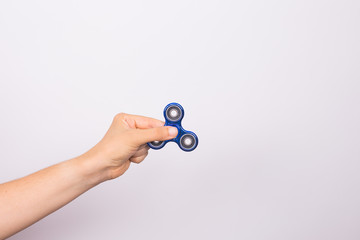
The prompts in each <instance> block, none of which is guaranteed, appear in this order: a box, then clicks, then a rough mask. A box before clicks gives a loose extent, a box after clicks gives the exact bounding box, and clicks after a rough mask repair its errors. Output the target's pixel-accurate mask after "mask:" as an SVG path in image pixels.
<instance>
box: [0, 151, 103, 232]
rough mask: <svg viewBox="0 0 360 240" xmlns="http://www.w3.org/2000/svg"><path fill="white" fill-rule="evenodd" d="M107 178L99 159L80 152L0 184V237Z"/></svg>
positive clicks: (55, 208)
mask: <svg viewBox="0 0 360 240" xmlns="http://www.w3.org/2000/svg"><path fill="white" fill-rule="evenodd" d="M91 158H92V157H91ZM106 179H107V176H106V169H105V168H104V167H102V166H101V164H100V161H99V159H90V157H87V156H86V155H83V156H81V157H78V158H74V159H71V160H68V161H65V162H62V163H59V164H56V165H54V166H51V167H48V168H45V169H43V170H40V171H38V172H36V173H33V174H31V175H29V176H26V177H23V178H20V179H17V180H14V181H11V182H8V183H4V184H0V239H4V238H6V237H9V236H11V235H13V234H14V233H16V232H18V231H20V230H22V229H24V228H26V227H28V226H30V225H31V224H33V223H35V222H37V221H38V220H40V219H41V218H43V217H45V216H47V215H49V214H50V213H52V212H54V211H56V210H57V209H59V208H61V207H62V206H64V205H65V204H67V203H68V202H70V201H72V200H73V199H75V198H76V197H78V196H79V195H81V194H82V193H84V192H85V191H87V190H89V189H90V188H92V187H94V186H95V185H97V184H99V183H101V182H102V181H105V180H106Z"/></svg>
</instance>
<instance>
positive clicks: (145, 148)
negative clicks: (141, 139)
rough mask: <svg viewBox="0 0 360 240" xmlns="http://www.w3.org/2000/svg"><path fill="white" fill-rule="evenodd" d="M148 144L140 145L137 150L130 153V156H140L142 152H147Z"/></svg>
mask: <svg viewBox="0 0 360 240" xmlns="http://www.w3.org/2000/svg"><path fill="white" fill-rule="evenodd" d="M149 149H150V148H149V146H148V145H147V144H144V145H141V146H140V148H139V150H137V152H136V153H135V154H134V155H132V157H139V156H142V155H144V154H147V152H148V151H149Z"/></svg>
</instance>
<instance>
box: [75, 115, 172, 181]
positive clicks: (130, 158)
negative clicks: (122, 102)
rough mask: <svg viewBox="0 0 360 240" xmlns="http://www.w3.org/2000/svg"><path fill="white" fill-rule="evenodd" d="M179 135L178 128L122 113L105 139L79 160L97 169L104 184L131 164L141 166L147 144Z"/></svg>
mask: <svg viewBox="0 0 360 240" xmlns="http://www.w3.org/2000/svg"><path fill="white" fill-rule="evenodd" d="M177 134H178V130H177V128H175V127H169V126H166V127H165V126H164V122H162V121H160V120H156V119H153V118H148V117H143V116H137V115H130V114H125V113H120V114H117V115H116V116H115V117H114V120H113V122H112V124H111V126H110V128H109V130H108V131H107V133H106V134H105V136H104V137H103V139H102V140H101V141H100V142H99V143H98V144H96V145H95V146H94V147H93V148H92V149H90V150H89V151H88V152H86V153H85V154H83V155H82V156H80V157H79V159H81V161H83V163H84V164H85V162H86V164H85V165H86V166H89V165H90V166H91V167H90V168H91V170H92V171H93V170H95V169H96V171H97V174H98V177H99V178H101V181H104V180H109V179H114V178H117V177H119V176H121V175H122V174H123V173H124V172H125V171H126V170H127V169H128V168H129V166H130V163H131V162H133V163H140V162H142V161H143V160H144V159H145V158H146V156H147V154H148V150H149V147H148V146H147V144H146V143H147V142H152V141H165V140H169V139H172V138H175V137H176V136H177ZM99 174H100V175H101V177H100V176H99Z"/></svg>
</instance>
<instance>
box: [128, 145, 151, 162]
mask: <svg viewBox="0 0 360 240" xmlns="http://www.w3.org/2000/svg"><path fill="white" fill-rule="evenodd" d="M148 150H149V148H148V147H143V148H142V149H140V150H138V151H137V152H136V153H135V154H134V155H133V156H132V157H131V158H129V161H130V162H133V163H141V162H142V161H144V159H145V158H146V156H147V155H148V153H149V152H148Z"/></svg>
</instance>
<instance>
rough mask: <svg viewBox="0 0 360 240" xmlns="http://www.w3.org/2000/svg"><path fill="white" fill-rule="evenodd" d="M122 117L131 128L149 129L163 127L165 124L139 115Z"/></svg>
mask: <svg viewBox="0 0 360 240" xmlns="http://www.w3.org/2000/svg"><path fill="white" fill-rule="evenodd" d="M120 115H121V114H120ZM122 117H123V119H124V120H125V121H126V122H127V123H128V125H129V126H130V127H131V128H140V129H147V128H155V127H161V126H164V124H165V123H164V122H163V121H160V120H158V119H154V118H150V117H144V116H138V115H131V114H125V113H122Z"/></svg>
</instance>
